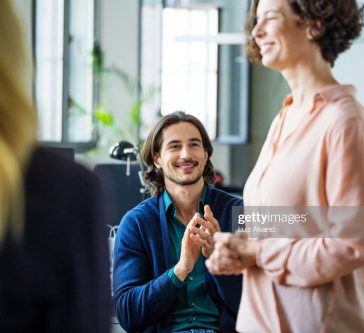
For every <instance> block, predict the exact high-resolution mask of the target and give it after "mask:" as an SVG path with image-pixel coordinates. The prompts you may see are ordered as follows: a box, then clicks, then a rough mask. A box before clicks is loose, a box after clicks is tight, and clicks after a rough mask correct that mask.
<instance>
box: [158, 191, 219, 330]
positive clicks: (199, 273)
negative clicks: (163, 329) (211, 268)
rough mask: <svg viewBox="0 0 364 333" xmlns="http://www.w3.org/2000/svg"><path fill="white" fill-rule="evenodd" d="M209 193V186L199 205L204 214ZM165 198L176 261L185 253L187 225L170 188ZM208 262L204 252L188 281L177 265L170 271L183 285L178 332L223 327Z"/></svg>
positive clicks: (175, 327)
mask: <svg viewBox="0 0 364 333" xmlns="http://www.w3.org/2000/svg"><path fill="white" fill-rule="evenodd" d="M205 195H206V186H205V188H204V191H203V193H202V196H201V199H200V202H199V207H198V210H199V213H200V214H201V215H203V213H204V201H205ZM163 199H164V204H165V206H166V216H167V221H168V232H169V238H170V240H171V244H172V257H173V261H174V262H175V264H177V262H178V260H179V257H180V254H181V242H182V237H183V234H184V232H185V230H186V227H185V225H184V224H183V223H182V222H181V221H179V220H178V218H177V216H176V209H175V207H174V204H173V202H172V199H171V197H170V196H169V194H168V192H167V191H166V190H165V191H164V192H163ZM204 266H205V260H204V257H203V255H202V254H201V255H200V257H199V259H198V260H197V262H196V264H195V267H194V268H193V270H192V272H191V273H190V274H188V276H187V277H186V279H185V281H183V282H182V281H180V280H179V279H178V277H177V276H176V275H175V274H174V270H173V269H174V267H172V268H171V269H170V270H169V272H168V276H169V278H170V279H171V280H172V282H173V283H174V284H175V285H176V286H177V287H179V288H180V292H179V295H178V300H177V302H176V304H175V306H174V309H173V314H172V316H173V323H172V331H174V332H175V331H182V330H188V329H194V328H205V329H213V330H217V331H219V330H220V325H219V313H218V310H217V307H216V306H215V303H214V302H213V300H212V299H211V297H210V295H209V293H208V292H207V290H206V282H205V268H204Z"/></svg>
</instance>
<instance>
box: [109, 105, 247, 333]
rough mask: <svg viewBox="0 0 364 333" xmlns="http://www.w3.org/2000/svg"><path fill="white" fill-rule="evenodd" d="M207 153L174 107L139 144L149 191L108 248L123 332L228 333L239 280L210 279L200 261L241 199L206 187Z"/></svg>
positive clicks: (205, 141)
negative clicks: (148, 197) (145, 167)
mask: <svg viewBox="0 0 364 333" xmlns="http://www.w3.org/2000/svg"><path fill="white" fill-rule="evenodd" d="M212 151H213V148H212V145H211V142H210V139H209V137H208V135H207V133H206V130H205V128H204V127H203V125H202V124H201V122H200V121H199V120H198V119H197V118H196V117H194V116H191V115H187V114H185V113H184V112H181V111H178V112H175V113H173V114H170V115H167V116H165V117H163V118H162V119H161V120H160V121H159V123H158V124H157V125H156V126H155V127H154V129H153V130H152V131H151V133H150V134H149V136H148V138H147V140H146V142H145V145H144V148H143V152H142V156H143V160H144V162H145V163H146V164H147V167H148V169H147V171H146V174H145V181H146V184H147V187H148V188H149V190H150V192H151V194H152V195H153V196H152V198H150V199H147V200H145V201H143V202H142V203H141V204H139V205H138V206H137V207H135V208H134V209H132V210H131V211H129V212H128V213H127V214H126V215H125V216H124V217H123V219H122V221H121V223H120V226H119V230H118V233H117V237H116V242H115V249H114V277H113V281H114V285H113V289H114V304H115V312H116V315H117V317H118V320H119V322H120V324H121V326H123V328H124V329H126V330H127V331H128V332H129V333H131V332H191V330H192V329H193V330H194V331H193V332H224V333H229V332H235V329H234V328H235V320H236V315H237V310H238V307H239V301H240V292H241V277H239V276H212V275H211V274H210V273H209V272H208V271H207V270H206V268H205V265H204V262H205V259H206V258H208V257H209V256H210V254H211V253H212V251H213V248H214V241H213V235H214V233H215V232H216V231H220V230H221V231H231V228H232V221H231V220H232V217H231V212H232V206H241V205H242V200H240V199H238V198H236V197H234V196H232V195H229V194H227V193H225V192H223V191H220V190H217V189H214V188H212V187H210V186H209V185H208V184H211V183H212V182H213V180H214V172H213V167H212V163H211V161H210V157H211V154H212ZM196 329H201V331H200V330H198V331H196Z"/></svg>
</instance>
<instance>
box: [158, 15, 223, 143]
mask: <svg viewBox="0 0 364 333" xmlns="http://www.w3.org/2000/svg"><path fill="white" fill-rule="evenodd" d="M162 19H163V21H162V74H161V75H162V94H161V102H162V106H161V111H162V114H163V115H164V114H168V113H171V112H173V111H176V110H184V111H186V112H188V113H190V114H193V115H195V116H196V117H197V118H199V119H200V120H201V121H202V122H203V123H204V124H205V126H206V129H207V131H208V133H209V135H210V138H211V139H214V138H215V137H216V124H217V122H216V119H217V69H218V68H217V60H218V47H217V44H215V43H209V42H207V41H199V40H198V38H197V39H196V40H193V39H191V37H194V36H197V37H198V36H207V35H216V34H217V33H218V26H219V19H218V9H217V8H210V9H181V8H166V9H164V10H163V14H162Z"/></svg>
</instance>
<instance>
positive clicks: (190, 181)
mask: <svg viewBox="0 0 364 333" xmlns="http://www.w3.org/2000/svg"><path fill="white" fill-rule="evenodd" d="M202 176H203V171H202V172H201V173H199V174H198V175H197V176H196V177H195V178H194V179H187V180H183V179H178V178H177V177H173V176H170V175H168V174H166V173H165V174H164V177H166V178H167V179H169V180H170V181H171V182H172V183H175V184H177V185H185V186H186V185H194V184H196V183H197V182H198V181H199V180H200V179H201V177H202Z"/></svg>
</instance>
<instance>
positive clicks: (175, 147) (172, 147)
mask: <svg viewBox="0 0 364 333" xmlns="http://www.w3.org/2000/svg"><path fill="white" fill-rule="evenodd" d="M177 148H178V146H177V145H175V146H169V149H171V150H174V149H177Z"/></svg>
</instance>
